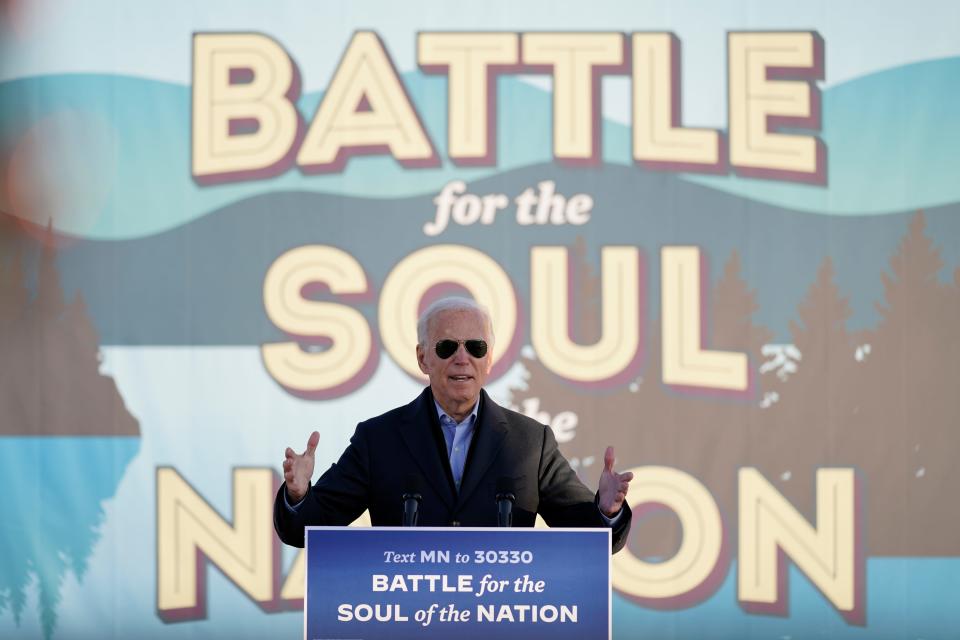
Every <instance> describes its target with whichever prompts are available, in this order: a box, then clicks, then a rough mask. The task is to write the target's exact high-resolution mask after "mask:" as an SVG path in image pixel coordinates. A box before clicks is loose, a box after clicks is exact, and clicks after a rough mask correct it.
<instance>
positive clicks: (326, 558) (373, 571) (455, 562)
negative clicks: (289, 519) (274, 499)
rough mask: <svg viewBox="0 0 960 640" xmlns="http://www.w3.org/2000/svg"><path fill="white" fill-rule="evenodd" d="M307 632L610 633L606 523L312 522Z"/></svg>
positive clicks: (496, 636)
mask: <svg viewBox="0 0 960 640" xmlns="http://www.w3.org/2000/svg"><path fill="white" fill-rule="evenodd" d="M306 546H307V551H306V553H307V567H306V569H307V577H306V580H307V585H306V597H305V598H304V614H305V621H304V634H305V638H306V640H378V639H381V638H389V639H390V640H402V639H403V638H443V639H444V640H447V639H449V638H456V639H457V640H473V639H480V638H482V639H483V640H500V639H503V640H516V639H520V638H523V639H524V640H530V639H531V638H544V637H549V638H551V640H562V639H564V638H569V639H571V640H582V639H584V638H588V639H589V640H598V639H603V638H610V531H609V530H608V529H471V528H450V529H445V528H419V527H415V528H394V527H376V528H357V527H308V528H307V532H306Z"/></svg>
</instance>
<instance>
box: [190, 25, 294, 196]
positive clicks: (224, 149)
mask: <svg viewBox="0 0 960 640" xmlns="http://www.w3.org/2000/svg"><path fill="white" fill-rule="evenodd" d="M234 72H236V73H239V72H243V73H244V74H247V76H248V80H249V81H248V82H243V83H241V82H234V81H233V78H232V77H231V76H232V75H233V73H234ZM293 78H294V66H293V62H292V61H291V60H290V58H289V57H288V56H287V54H286V52H285V51H284V50H283V48H282V47H281V46H280V45H278V44H277V43H276V42H275V41H274V40H272V39H270V38H268V37H267V36H264V35H260V34H256V33H198V34H195V35H194V36H193V127H192V136H193V175H194V176H195V177H196V178H197V179H198V180H200V181H201V182H202V181H204V180H205V179H206V180H210V181H214V180H216V178H217V177H218V176H220V177H227V176H229V175H230V174H249V173H250V172H255V171H265V170H267V169H270V168H272V167H274V166H276V165H277V164H278V163H279V162H281V161H282V160H283V158H284V157H285V156H286V155H287V153H288V152H289V151H290V147H291V145H293V143H294V140H295V139H296V136H297V126H298V124H299V121H300V116H299V115H298V114H297V109H296V107H295V106H294V104H293V103H292V102H291V97H290V96H288V95H287V94H288V93H289V92H290V90H291V86H292V84H293ZM294 99H295V96H294ZM237 122H250V123H256V130H255V131H253V132H250V133H243V134H234V133H233V132H232V131H231V124H232V123H237Z"/></svg>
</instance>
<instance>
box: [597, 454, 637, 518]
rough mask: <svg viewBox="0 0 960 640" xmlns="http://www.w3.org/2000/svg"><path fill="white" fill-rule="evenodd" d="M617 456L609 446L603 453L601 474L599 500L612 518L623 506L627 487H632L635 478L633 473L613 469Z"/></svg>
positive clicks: (603, 509) (605, 512)
mask: <svg viewBox="0 0 960 640" xmlns="http://www.w3.org/2000/svg"><path fill="white" fill-rule="evenodd" d="M616 460H617V459H616V456H614V454H613V447H607V451H606V453H604V454H603V473H601V474H600V489H599V492H598V493H599V496H600V498H599V502H600V511H602V512H603V513H604V515H606V516H607V517H608V518H612V517H614V516H615V515H617V514H618V513H620V509H621V508H622V507H623V501H624V500H626V498H627V489H629V488H630V481H631V480H633V473H632V472H630V471H627V472H625V473H617V472H616V471H614V470H613V464H614V462H616Z"/></svg>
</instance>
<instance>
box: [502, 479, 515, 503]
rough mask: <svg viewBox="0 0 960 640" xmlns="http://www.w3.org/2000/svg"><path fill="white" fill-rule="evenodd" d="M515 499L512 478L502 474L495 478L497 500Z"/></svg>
mask: <svg viewBox="0 0 960 640" xmlns="http://www.w3.org/2000/svg"><path fill="white" fill-rule="evenodd" d="M516 499H517V496H516V492H515V491H514V484H513V478H510V477H507V476H502V477H500V478H497V500H509V501H510V502H514V501H515V500H516Z"/></svg>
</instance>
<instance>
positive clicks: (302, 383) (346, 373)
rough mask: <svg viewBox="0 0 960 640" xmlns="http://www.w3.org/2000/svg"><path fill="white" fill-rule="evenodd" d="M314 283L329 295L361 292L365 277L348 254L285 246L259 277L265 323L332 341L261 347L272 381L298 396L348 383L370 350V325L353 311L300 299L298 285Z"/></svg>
mask: <svg viewBox="0 0 960 640" xmlns="http://www.w3.org/2000/svg"><path fill="white" fill-rule="evenodd" d="M316 283H323V284H326V285H327V286H328V287H329V288H330V292H331V293H333V294H358V293H364V292H366V291H367V277H366V275H365V274H364V272H363V267H361V266H360V264H359V263H358V262H357V261H356V260H355V259H354V258H353V256H351V255H350V254H348V253H346V252H345V251H342V250H340V249H337V248H335V247H328V246H323V245H307V246H303V247H297V248H296V249H291V250H290V251H288V252H286V253H285V254H283V255H282V256H280V257H279V258H277V259H276V261H275V262H274V263H273V265H271V267H270V269H269V270H268V271H267V275H266V278H264V281H263V305H264V307H265V308H266V311H267V317H269V318H270V321H271V322H273V323H274V324H275V325H276V326H277V327H278V328H280V329H281V330H283V331H284V332H286V333H287V334H290V335H292V336H301V337H304V338H314V339H315V338H317V337H325V338H328V339H329V340H331V341H332V342H333V344H332V345H331V346H330V347H329V348H328V349H326V350H323V351H304V350H303V349H301V348H300V345H299V344H298V343H297V342H278V343H272V344H265V345H263V346H262V347H261V351H262V354H263V362H264V365H265V366H266V368H267V371H268V372H269V373H270V375H271V376H272V377H273V379H274V380H276V381H277V382H279V383H280V384H281V385H283V386H284V387H286V388H287V389H290V390H291V391H293V392H294V393H300V394H304V395H310V394H323V393H328V392H331V391H332V390H334V389H336V388H338V387H342V386H343V385H346V384H347V383H348V382H351V381H353V380H354V379H355V377H356V376H358V375H359V374H360V373H361V372H362V370H363V368H364V365H365V364H366V363H367V362H368V359H369V358H370V357H371V349H372V348H373V335H372V333H371V331H370V325H369V324H368V323H367V321H366V319H365V318H364V317H363V315H362V314H361V313H360V312H359V311H357V310H355V309H352V308H350V307H348V306H345V305H342V304H336V303H333V302H320V301H316V300H309V299H307V298H305V297H304V288H306V287H309V286H310V285H312V284H316Z"/></svg>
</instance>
